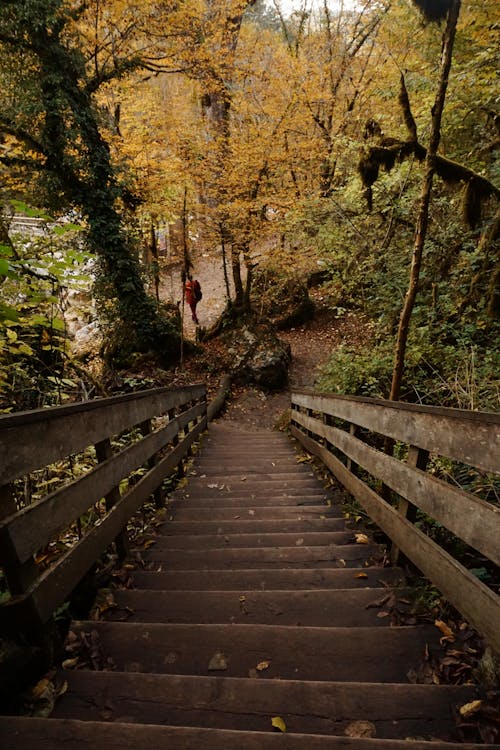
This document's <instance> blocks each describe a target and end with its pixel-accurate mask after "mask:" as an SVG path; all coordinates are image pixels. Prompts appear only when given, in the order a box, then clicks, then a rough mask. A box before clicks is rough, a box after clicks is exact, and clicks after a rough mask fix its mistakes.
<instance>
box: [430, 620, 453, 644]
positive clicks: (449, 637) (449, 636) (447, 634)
mask: <svg viewBox="0 0 500 750" xmlns="http://www.w3.org/2000/svg"><path fill="white" fill-rule="evenodd" d="M434 625H435V626H436V627H437V628H438V630H440V631H441V633H442V634H443V637H442V638H440V641H449V642H450V643H453V641H454V640H455V636H454V635H453V630H452V629H451V628H450V627H449V625H447V624H446V623H445V622H443V620H435V621H434Z"/></svg>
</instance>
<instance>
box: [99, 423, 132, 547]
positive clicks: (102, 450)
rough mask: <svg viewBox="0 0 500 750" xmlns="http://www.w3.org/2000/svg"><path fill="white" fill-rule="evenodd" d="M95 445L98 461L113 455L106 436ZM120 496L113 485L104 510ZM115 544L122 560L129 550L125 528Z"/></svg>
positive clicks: (110, 506)
mask: <svg viewBox="0 0 500 750" xmlns="http://www.w3.org/2000/svg"><path fill="white" fill-rule="evenodd" d="M94 447H95V454H96V458H97V460H98V462H99V463H100V464H101V463H103V462H104V461H106V460H107V459H108V458H111V457H112V456H113V448H112V446H111V440H110V439H109V438H106V439H105V440H101V442H99V443H96V445H95V446H94ZM120 498H121V493H120V488H119V487H113V489H112V490H110V492H108V494H107V495H106V496H105V499H106V510H110V509H111V508H112V507H113V505H115V503H117V502H118V501H119V500H120ZM115 546H116V554H117V555H118V559H119V560H124V559H125V558H126V557H127V555H128V553H129V550H130V545H129V540H128V536H127V529H126V528H125V529H123V531H121V532H120V534H118V536H117V537H116V539H115Z"/></svg>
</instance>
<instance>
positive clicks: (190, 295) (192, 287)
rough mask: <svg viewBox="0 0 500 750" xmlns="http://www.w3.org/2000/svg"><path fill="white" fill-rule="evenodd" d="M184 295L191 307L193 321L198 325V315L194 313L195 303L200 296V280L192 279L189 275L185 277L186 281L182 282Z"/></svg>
mask: <svg viewBox="0 0 500 750" xmlns="http://www.w3.org/2000/svg"><path fill="white" fill-rule="evenodd" d="M184 295H185V297H186V302H187V303H188V305H189V307H190V308H191V316H192V318H193V321H194V322H195V323H196V325H199V324H200V321H199V320H198V316H197V314H196V305H197V304H198V302H199V301H200V299H201V296H202V295H201V286H200V282H199V281H198V280H197V279H193V277H192V276H191V275H189V276H188V277H187V279H186V283H185V284H184Z"/></svg>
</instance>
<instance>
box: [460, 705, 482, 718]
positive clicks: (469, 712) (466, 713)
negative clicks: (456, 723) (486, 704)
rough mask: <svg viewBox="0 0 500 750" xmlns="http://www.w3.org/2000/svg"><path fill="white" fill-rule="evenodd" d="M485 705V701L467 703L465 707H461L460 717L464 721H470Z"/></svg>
mask: <svg viewBox="0 0 500 750" xmlns="http://www.w3.org/2000/svg"><path fill="white" fill-rule="evenodd" d="M482 705H483V701H471V702H470V703H465V704H464V705H463V706H461V707H460V709H459V710H460V716H463V717H464V719H468V718H469V717H470V716H473V715H474V714H475V713H477V712H478V711H479V710H480V709H481V707H482Z"/></svg>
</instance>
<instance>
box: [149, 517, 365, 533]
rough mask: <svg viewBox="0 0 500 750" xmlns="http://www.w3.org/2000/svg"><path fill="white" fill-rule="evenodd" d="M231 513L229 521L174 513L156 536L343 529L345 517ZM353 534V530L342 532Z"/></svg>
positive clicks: (317, 531)
mask: <svg viewBox="0 0 500 750" xmlns="http://www.w3.org/2000/svg"><path fill="white" fill-rule="evenodd" d="M193 515H195V514H193ZM234 516H235V514H234V513H233V514H232V518H231V519H230V520H206V519H204V520H203V521H200V520H199V519H197V520H192V521H181V520H178V518H177V513H176V514H175V516H174V517H173V518H172V520H171V521H169V522H168V523H166V524H164V525H162V526H160V527H159V529H158V535H160V536H162V537H168V538H170V537H172V536H178V535H180V534H185V535H186V536H195V535H199V536H202V535H213V534H223V535H225V534H240V535H245V534H275V533H282V534H293V533H295V534H304V533H305V532H309V533H310V532H316V533H320V532H332V531H335V532H339V531H341V532H344V531H345V526H346V524H345V520H344V519H343V518H327V517H326V516H323V517H321V516H319V515H316V516H308V517H307V518H293V519H286V518H285V519H283V518H272V519H268V520H261V519H258V518H254V517H253V515H252V516H248V515H246V517H245V518H241V517H240V518H235V517H234ZM345 533H349V534H350V536H351V537H352V536H353V533H354V532H353V531H350V532H345Z"/></svg>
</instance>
